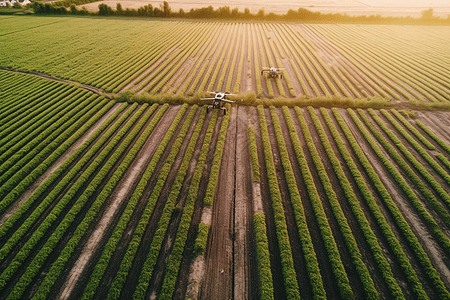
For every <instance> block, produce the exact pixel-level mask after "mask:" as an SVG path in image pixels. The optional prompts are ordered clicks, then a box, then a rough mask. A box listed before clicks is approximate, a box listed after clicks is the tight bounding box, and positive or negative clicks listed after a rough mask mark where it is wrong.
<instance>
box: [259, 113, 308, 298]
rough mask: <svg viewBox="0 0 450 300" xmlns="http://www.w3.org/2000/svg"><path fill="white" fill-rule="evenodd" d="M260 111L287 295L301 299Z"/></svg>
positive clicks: (266, 132) (267, 135)
mask: <svg viewBox="0 0 450 300" xmlns="http://www.w3.org/2000/svg"><path fill="white" fill-rule="evenodd" d="M258 113H259V121H260V126H261V137H262V141H263V148H264V158H265V163H266V169H267V178H268V182H269V189H270V198H271V200H272V209H273V214H274V222H275V228H276V234H277V239H278V248H279V250H280V258H281V267H282V270H283V278H284V287H285V290H286V296H287V297H288V298H289V299H300V292H299V287H298V283H297V276H296V273H295V269H294V261H293V258H292V250H291V243H290V241H289V235H288V230H287V225H286V217H285V213H284V208H283V204H282V200H281V193H280V188H279V186H278V180H277V175H276V171H275V164H274V162H273V153H272V149H271V145H270V140H269V133H268V130H267V123H266V118H265V115H264V114H265V113H264V108H263V107H262V106H258Z"/></svg>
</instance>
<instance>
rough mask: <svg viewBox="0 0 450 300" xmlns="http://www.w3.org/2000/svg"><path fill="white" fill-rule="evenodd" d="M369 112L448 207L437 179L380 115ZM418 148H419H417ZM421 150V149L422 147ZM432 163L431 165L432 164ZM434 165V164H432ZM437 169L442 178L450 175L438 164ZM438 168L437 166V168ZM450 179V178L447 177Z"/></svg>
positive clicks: (449, 203)
mask: <svg viewBox="0 0 450 300" xmlns="http://www.w3.org/2000/svg"><path fill="white" fill-rule="evenodd" d="M369 113H370V115H371V116H372V118H373V119H374V120H375V122H377V124H378V125H379V126H380V128H381V129H382V130H383V131H384V132H385V133H386V134H387V135H388V137H389V138H390V139H391V140H392V141H393V142H394V144H395V145H396V146H397V148H398V149H399V150H400V152H401V153H402V154H403V155H405V157H406V158H407V159H408V161H410V162H411V163H412V164H413V166H414V167H415V168H416V170H417V171H419V172H420V174H421V175H422V176H423V177H424V178H425V179H426V180H427V181H428V183H429V184H430V185H431V186H432V187H433V189H434V190H435V191H436V192H437V193H438V194H439V196H440V197H441V198H442V199H443V200H444V202H445V204H446V205H447V206H449V207H450V195H449V194H448V193H447V192H446V191H445V190H444V189H443V188H442V186H441V185H440V184H439V182H437V180H436V179H435V178H434V177H433V176H432V175H431V174H430V173H429V172H428V171H427V170H426V168H425V167H424V166H423V165H422V164H421V163H420V162H419V161H418V160H417V159H416V158H415V157H414V156H413V155H412V154H411V152H410V151H409V150H408V149H407V148H406V147H405V145H403V143H402V142H401V141H400V140H399V139H398V137H397V136H396V135H395V134H394V133H393V132H392V131H391V130H390V129H389V128H387V126H386V124H384V122H383V120H381V118H380V117H378V116H377V115H376V114H375V112H374V111H373V110H370V109H369ZM417 149H419V148H417ZM422 150H423V149H422ZM419 153H420V154H421V155H423V156H425V157H428V159H427V161H428V162H429V163H430V164H431V163H432V162H434V164H436V162H435V161H434V160H433V159H432V158H431V157H429V155H428V154H427V153H424V152H423V151H420V152H419ZM434 164H432V166H434ZM434 167H436V166H434ZM438 167H439V169H440V170H441V172H439V175H441V176H443V177H444V178H447V177H450V176H449V175H448V174H447V172H445V170H443V169H442V168H441V167H440V166H439V165H438ZM437 169H438V168H437ZM449 180H450V178H449Z"/></svg>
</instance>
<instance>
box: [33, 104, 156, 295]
mask: <svg viewBox="0 0 450 300" xmlns="http://www.w3.org/2000/svg"><path fill="white" fill-rule="evenodd" d="M145 107H146V105H143V108H144V109H145ZM157 107H158V105H157V104H154V105H153V106H152V107H151V108H150V109H149V110H148V111H146V112H145V115H144V116H143V117H142V118H140V119H139V122H138V123H137V124H136V126H135V127H134V129H133V131H132V132H131V133H130V134H129V135H128V136H127V137H126V139H125V140H124V141H123V142H122V143H121V145H120V148H121V149H126V148H127V146H128V145H129V144H130V143H131V141H132V140H133V139H134V137H135V136H136V135H137V133H138V132H139V131H140V130H141V128H143V126H144V125H145V123H146V122H147V120H148V119H149V118H150V116H151V115H152V114H153V113H154V111H155V110H156V108H157ZM161 117H162V114H160V115H159V116H158V117H156V118H153V119H152V121H151V123H150V124H149V126H147V127H146V128H145V130H144V132H143V133H142V134H141V135H140V136H139V138H138V140H137V141H136V143H134V144H133V146H132V148H131V149H130V151H129V152H128V153H127V155H126V157H125V159H124V160H123V161H122V162H121V163H120V165H119V167H118V168H117V169H116V171H115V172H114V174H113V175H112V176H111V177H110V179H109V180H108V183H107V184H106V186H105V187H104V188H103V190H102V192H101V193H100V195H99V196H97V198H96V200H95V202H94V203H93V205H92V206H91V208H90V209H89V211H88V213H87V214H86V216H85V217H84V219H83V221H82V222H81V223H80V224H79V225H78V227H77V229H76V230H75V232H74V234H73V236H72V237H71V239H70V240H69V242H68V243H67V244H66V246H65V247H64V249H63V250H62V251H61V252H60V255H59V257H58V259H57V260H56V261H55V262H54V263H53V265H52V267H51V268H50V270H49V272H48V273H47V275H46V276H45V278H44V280H43V281H42V283H41V285H40V286H39V288H38V290H37V291H36V293H35V294H34V295H33V298H32V299H46V298H47V296H48V293H49V292H50V289H51V287H52V286H53V284H54V283H55V281H56V280H57V279H58V276H59V274H60V273H61V271H62V269H63V268H64V266H65V264H66V263H67V261H68V260H69V258H70V257H71V254H72V252H73V251H74V250H75V247H76V246H77V245H78V243H79V241H80V239H81V238H82V237H83V235H84V234H85V232H86V230H87V229H88V227H89V225H90V223H91V222H92V221H93V219H94V218H95V216H96V215H97V213H98V211H99V209H100V208H101V207H102V205H103V203H104V202H105V200H106V199H107V198H108V197H109V196H110V195H111V193H112V191H113V190H114V188H115V187H116V185H117V183H118V182H119V180H120V179H121V178H122V176H123V174H124V173H125V171H126V170H127V168H128V167H129V166H130V164H131V162H132V161H133V159H134V158H135V157H136V155H137V153H138V152H139V150H140V149H141V148H142V146H143V145H144V143H145V141H146V140H147V138H148V137H149V135H150V134H151V133H152V131H153V129H154V128H155V125H156V124H157V123H158V122H159V120H160V119H161ZM116 153H117V155H120V152H115V153H114V155H116ZM117 155H116V156H117ZM112 158H113V159H114V156H112Z"/></svg>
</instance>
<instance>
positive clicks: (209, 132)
mask: <svg viewBox="0 0 450 300" xmlns="http://www.w3.org/2000/svg"><path fill="white" fill-rule="evenodd" d="M217 116H218V111H217V110H216V111H215V112H214V113H213V115H212V117H211V119H210V120H209V124H208V128H207V129H206V133H205V135H204V137H203V144H202V147H201V150H200V155H199V157H198V160H197V165H196V167H195V170H194V174H193V175H192V179H191V182H190V184H189V190H188V192H187V197H186V201H185V203H184V206H183V209H182V210H183V213H182V215H181V219H180V223H179V224H178V229H177V233H176V237H175V242H174V244H173V248H172V252H171V253H170V256H169V258H168V260H167V265H166V272H165V275H164V282H163V285H162V288H161V293H160V294H159V298H160V299H172V297H173V293H174V290H175V285H176V281H177V278H178V272H179V270H180V264H181V260H182V258H183V253H185V251H186V250H185V245H186V240H187V236H188V232H189V229H190V228H191V226H192V225H191V223H192V215H193V213H194V205H195V202H196V201H197V199H198V197H197V195H198V188H199V186H200V181H201V179H202V173H203V168H204V166H205V162H206V157H207V155H208V152H209V145H210V143H211V139H212V136H213V133H214V128H215V126H216V122H217ZM201 224H203V223H200V224H199V230H200V226H203V225H201ZM204 231H206V239H207V238H208V232H209V228H207V229H204ZM205 245H206V242H205ZM194 247H195V246H194ZM205 248H206V247H205ZM194 251H195V248H194Z"/></svg>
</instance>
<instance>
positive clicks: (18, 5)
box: [13, 2, 23, 9]
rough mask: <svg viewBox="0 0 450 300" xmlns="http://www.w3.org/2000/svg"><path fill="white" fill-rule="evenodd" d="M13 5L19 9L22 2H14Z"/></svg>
mask: <svg viewBox="0 0 450 300" xmlns="http://www.w3.org/2000/svg"><path fill="white" fill-rule="evenodd" d="M13 7H14V8H18V9H19V8H20V9H21V8H23V6H22V4H20V3H19V2H16V3H14V5H13Z"/></svg>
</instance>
